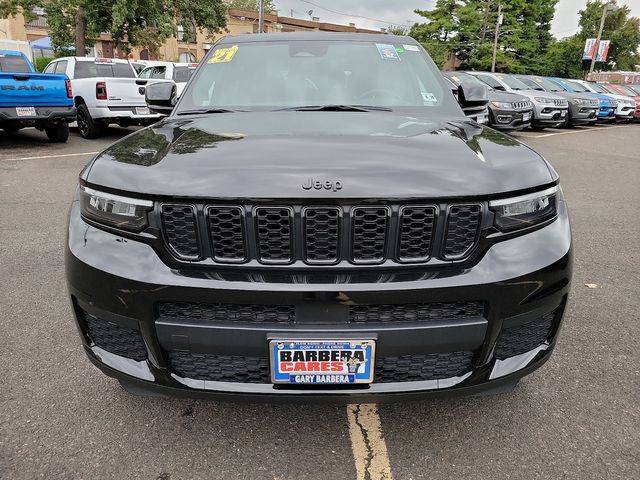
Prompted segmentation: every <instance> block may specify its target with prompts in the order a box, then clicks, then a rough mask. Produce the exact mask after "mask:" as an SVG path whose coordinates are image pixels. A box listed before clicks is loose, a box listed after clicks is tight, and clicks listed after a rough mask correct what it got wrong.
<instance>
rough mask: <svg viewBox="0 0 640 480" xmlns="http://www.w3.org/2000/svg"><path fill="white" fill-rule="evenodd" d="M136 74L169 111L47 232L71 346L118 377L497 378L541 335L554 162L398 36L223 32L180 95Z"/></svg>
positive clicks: (94, 177)
mask: <svg viewBox="0 0 640 480" xmlns="http://www.w3.org/2000/svg"><path fill="white" fill-rule="evenodd" d="M146 95H147V102H148V104H149V106H150V107H151V108H152V109H153V110H154V111H161V110H163V109H164V110H172V111H171V113H170V115H169V116H168V117H167V118H165V119H164V120H162V121H160V122H159V123H157V124H156V125H153V126H151V127H148V128H145V129H142V130H140V131H138V132H136V133H134V134H132V135H130V136H128V137H126V138H124V139H122V140H120V141H119V142H117V143H115V144H114V145H112V146H111V147H109V148H107V149H106V150H105V151H103V152H101V153H100V154H98V155H97V156H96V157H95V158H94V159H93V160H92V161H91V162H89V163H88V164H87V166H86V168H85V169H84V170H83V171H82V173H81V174H80V182H79V187H78V191H77V193H76V197H75V199H74V201H73V203H72V206H71V212H70V218H69V232H68V243H67V249H66V268H67V279H68V286H69V293H70V296H71V302H72V305H73V311H74V313H75V320H76V322H77V324H78V327H79V330H80V333H81V337H82V342H83V346H84V349H85V351H86V353H87V355H88V356H89V359H90V360H91V361H92V362H93V363H94V364H95V365H96V366H97V367H98V368H100V369H101V370H102V371H103V372H105V373H106V374H107V375H110V376H113V377H116V378H117V379H119V380H120V382H121V383H122V385H123V386H124V387H125V388H126V389H127V390H129V391H131V392H146V393H150V392H153V393H160V394H168V395H188V396H205V397H206V396H218V397H223V398H240V397H248V398H253V399H255V398H262V399H268V400H274V399H291V398H300V397H302V398H307V399H309V398H326V399H342V400H345V401H376V400H379V399H383V398H388V397H403V398H407V397H415V396H420V395H445V394H446V395H449V394H453V393H478V392H481V391H492V392H496V391H507V390H509V389H510V388H512V387H513V386H514V385H515V384H516V383H517V381H518V380H519V379H520V378H521V377H522V376H524V375H526V374H528V373H530V372H532V371H533V370H534V369H536V368H538V367H539V366H540V365H542V364H543V363H544V362H545V361H546V360H547V359H548V358H549V356H550V354H551V351H552V349H553V347H554V345H555V342H556V340H557V337H558V331H559V328H560V324H561V321H562V318H563V313H564V310H565V306H566V300H567V293H568V291H569V285H570V281H571V268H572V247H571V232H570V227H569V219H568V215H567V207H566V205H565V201H564V198H563V195H562V190H561V189H560V186H559V184H558V175H557V174H556V172H555V171H554V170H553V168H552V167H551V166H550V165H549V164H548V163H547V162H546V161H545V160H544V158H542V157H541V156H540V155H539V154H537V153H536V152H534V151H533V150H531V149H530V148H528V147H527V146H525V145H523V144H521V143H519V142H518V141H516V140H514V139H512V138H509V137H506V136H504V135H502V134H500V133H498V132H496V131H494V130H492V129H489V128H486V127H484V126H481V125H478V124H476V123H474V122H472V121H470V120H467V119H466V118H465V116H464V115H463V113H462V110H461V108H460V106H459V105H458V103H457V102H456V101H455V99H454V96H453V95H452V92H451V87H450V86H448V85H447V84H446V83H445V80H444V79H443V77H442V76H441V75H440V73H439V72H438V70H437V68H436V66H435V65H434V63H433V62H432V61H431V59H430V58H429V56H428V55H427V53H426V52H425V51H424V50H423V49H422V47H421V46H419V45H418V44H417V43H416V42H415V41H414V40H412V39H410V38H408V37H396V36H389V35H374V34H372V35H365V34H338V33H336V34H320V33H305V34H294V33H292V34H286V35H284V34H282V35H242V36H231V37H226V38H224V39H222V40H220V41H219V42H218V43H216V44H215V45H214V46H213V47H212V49H211V51H210V53H209V54H208V55H207V56H206V58H205V59H204V60H203V61H202V63H201V64H200V66H199V67H198V69H197V71H196V73H195V74H194V76H193V77H192V79H191V80H190V82H189V84H188V86H187V87H186V89H185V90H184V92H183V93H182V95H181V97H180V99H179V100H176V95H175V86H174V85H172V84H171V83H157V84H152V85H149V86H147V91H146ZM472 96H473V95H472V94H470V93H469V92H466V94H465V95H463V96H462V97H464V98H470V97H472Z"/></svg>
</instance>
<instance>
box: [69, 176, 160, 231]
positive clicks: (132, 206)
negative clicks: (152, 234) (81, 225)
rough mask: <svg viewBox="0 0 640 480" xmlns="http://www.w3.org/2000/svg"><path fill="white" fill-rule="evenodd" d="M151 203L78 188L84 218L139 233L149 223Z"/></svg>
mask: <svg viewBox="0 0 640 480" xmlns="http://www.w3.org/2000/svg"><path fill="white" fill-rule="evenodd" d="M152 209H153V202H151V201H149V200H138V199H136V198H128V197H121V196H120V195H113V194H112V193H105V192H99V191H97V190H94V189H92V188H89V187H85V186H83V185H81V186H80V211H81V212H82V215H84V216H85V217H87V218H89V219H91V220H94V221H96V222H98V223H102V224H104V225H107V226H110V227H115V228H120V229H122V230H129V231H131V232H139V231H140V230H142V229H143V228H145V227H146V226H147V225H148V224H149V221H148V219H147V213H148V212H149V211H151V210H152Z"/></svg>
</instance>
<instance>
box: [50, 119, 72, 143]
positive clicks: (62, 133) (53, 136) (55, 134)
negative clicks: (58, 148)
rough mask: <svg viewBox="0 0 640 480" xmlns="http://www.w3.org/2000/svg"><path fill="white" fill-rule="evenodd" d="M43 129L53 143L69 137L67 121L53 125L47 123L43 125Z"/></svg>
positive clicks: (61, 141)
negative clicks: (46, 125) (45, 125)
mask: <svg viewBox="0 0 640 480" xmlns="http://www.w3.org/2000/svg"><path fill="white" fill-rule="evenodd" d="M44 131H45V133H46V134H47V137H49V140H50V141H52V142H55V143H64V142H66V141H67V140H68V139H69V124H68V123H56V124H55V125H49V126H48V127H44Z"/></svg>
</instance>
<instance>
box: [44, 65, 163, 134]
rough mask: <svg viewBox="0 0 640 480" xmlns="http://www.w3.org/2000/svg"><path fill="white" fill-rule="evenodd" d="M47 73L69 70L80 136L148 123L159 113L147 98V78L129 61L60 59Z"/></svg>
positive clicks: (48, 66) (49, 66)
mask: <svg viewBox="0 0 640 480" xmlns="http://www.w3.org/2000/svg"><path fill="white" fill-rule="evenodd" d="M44 72H45V73H66V74H67V76H68V77H69V79H70V80H71V87H72V90H73V99H74V104H75V106H76V108H77V112H78V113H77V122H78V130H79V131H80V135H82V136H83V137H84V138H98V137H99V136H100V134H101V133H102V129H103V127H106V126H107V125H109V124H111V123H116V124H118V125H120V126H122V127H128V126H130V125H149V124H152V123H154V122H156V121H157V120H159V119H160V115H157V114H152V113H150V112H149V109H148V108H147V105H146V104H145V101H144V93H145V86H146V84H147V80H144V79H139V78H137V77H136V72H135V70H134V69H133V67H132V66H131V64H130V63H129V61H128V60H120V59H113V58H92V57H62V58H57V59H55V60H54V61H53V62H51V63H50V64H49V65H47V68H45V70H44Z"/></svg>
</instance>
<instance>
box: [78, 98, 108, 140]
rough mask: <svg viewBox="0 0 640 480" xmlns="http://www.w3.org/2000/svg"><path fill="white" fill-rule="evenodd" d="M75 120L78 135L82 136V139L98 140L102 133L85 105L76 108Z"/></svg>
mask: <svg viewBox="0 0 640 480" xmlns="http://www.w3.org/2000/svg"><path fill="white" fill-rule="evenodd" d="M76 120H77V122H78V131H79V132H80V135H82V138H86V139H94V138H98V137H99V136H100V133H102V127H101V126H100V125H98V124H97V123H96V122H95V121H94V120H93V118H91V114H90V113H89V109H88V108H87V106H86V105H84V104H82V105H80V106H79V107H78V112H77V119H76Z"/></svg>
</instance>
